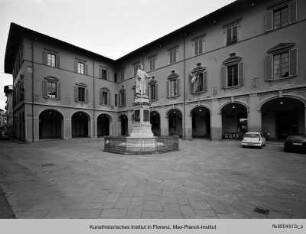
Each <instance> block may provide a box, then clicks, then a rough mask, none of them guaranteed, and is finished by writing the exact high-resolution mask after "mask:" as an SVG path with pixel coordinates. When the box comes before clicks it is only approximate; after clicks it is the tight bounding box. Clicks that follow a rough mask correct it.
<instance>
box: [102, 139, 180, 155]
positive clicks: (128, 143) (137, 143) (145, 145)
mask: <svg viewBox="0 0 306 234" xmlns="http://www.w3.org/2000/svg"><path fill="white" fill-rule="evenodd" d="M177 150H179V138H178V137H176V136H173V137H170V136H169V137H168V136H161V137H151V138H135V137H104V151H105V152H110V153H116V154H159V153H165V152H169V151H177Z"/></svg>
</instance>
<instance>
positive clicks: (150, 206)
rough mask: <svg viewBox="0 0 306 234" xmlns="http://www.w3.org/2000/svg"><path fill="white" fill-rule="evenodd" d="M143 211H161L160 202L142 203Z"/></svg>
mask: <svg viewBox="0 0 306 234" xmlns="http://www.w3.org/2000/svg"><path fill="white" fill-rule="evenodd" d="M143 210H149V211H162V210H163V208H162V205H161V203H160V202H157V201H144V203H143Z"/></svg>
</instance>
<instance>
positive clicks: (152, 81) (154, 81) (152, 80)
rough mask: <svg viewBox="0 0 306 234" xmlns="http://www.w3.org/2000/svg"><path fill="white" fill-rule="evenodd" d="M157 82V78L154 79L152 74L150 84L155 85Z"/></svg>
mask: <svg viewBox="0 0 306 234" xmlns="http://www.w3.org/2000/svg"><path fill="white" fill-rule="evenodd" d="M156 83H157V80H155V79H154V76H152V79H151V80H150V81H149V83H148V85H150V86H151V85H154V84H156Z"/></svg>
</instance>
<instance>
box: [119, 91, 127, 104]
mask: <svg viewBox="0 0 306 234" xmlns="http://www.w3.org/2000/svg"><path fill="white" fill-rule="evenodd" d="M125 98H126V97H125V90H124V88H122V89H121V90H120V92H119V106H121V107H122V106H125V105H126V102H125Z"/></svg>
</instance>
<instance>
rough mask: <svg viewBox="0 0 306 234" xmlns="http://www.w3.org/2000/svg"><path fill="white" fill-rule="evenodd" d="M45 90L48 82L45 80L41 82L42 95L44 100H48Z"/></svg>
mask: <svg viewBox="0 0 306 234" xmlns="http://www.w3.org/2000/svg"><path fill="white" fill-rule="evenodd" d="M47 88H48V81H47V80H43V82H42V94H43V97H44V98H48V96H47Z"/></svg>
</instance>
